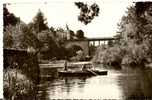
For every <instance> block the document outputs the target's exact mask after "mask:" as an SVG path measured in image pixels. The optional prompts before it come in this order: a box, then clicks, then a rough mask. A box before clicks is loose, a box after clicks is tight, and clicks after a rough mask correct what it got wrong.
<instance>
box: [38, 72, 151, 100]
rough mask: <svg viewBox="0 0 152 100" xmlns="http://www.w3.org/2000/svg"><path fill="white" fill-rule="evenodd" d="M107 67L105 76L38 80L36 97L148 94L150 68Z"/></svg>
mask: <svg viewBox="0 0 152 100" xmlns="http://www.w3.org/2000/svg"><path fill="white" fill-rule="evenodd" d="M104 70H108V75H103V76H93V77H64V78H63V77H62V78H61V77H58V78H55V79H50V80H47V81H46V80H45V81H44V80H43V79H42V80H41V84H40V85H39V92H38V98H39V99H40V100H50V99H120V100H122V99H129V98H133V99H137V100H138V99H139V98H142V99H143V97H144V98H145V97H147V98H148V99H151V96H152V91H151V90H152V79H151V77H152V71H151V70H150V71H149V70H146V71H141V70H135V71H122V70H112V69H104Z"/></svg>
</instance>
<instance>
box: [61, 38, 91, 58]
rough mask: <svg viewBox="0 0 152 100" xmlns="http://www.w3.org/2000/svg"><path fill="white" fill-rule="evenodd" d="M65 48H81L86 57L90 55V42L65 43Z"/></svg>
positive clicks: (75, 41)
mask: <svg viewBox="0 0 152 100" xmlns="http://www.w3.org/2000/svg"><path fill="white" fill-rule="evenodd" d="M64 45H65V48H70V47H72V46H74V45H75V46H79V47H81V48H82V50H83V52H84V55H85V56H88V55H89V41H88V40H69V41H66V42H65V43H64Z"/></svg>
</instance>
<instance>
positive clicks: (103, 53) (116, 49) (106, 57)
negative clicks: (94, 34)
mask: <svg viewBox="0 0 152 100" xmlns="http://www.w3.org/2000/svg"><path fill="white" fill-rule="evenodd" d="M124 55H125V49H124V48H123V47H120V46H118V45H115V46H113V47H109V48H104V47H99V48H98V49H97V54H96V55H95V57H94V59H93V61H95V62H100V63H103V64H107V65H112V66H116V67H119V66H120V64H121V61H122V59H123V56H124Z"/></svg>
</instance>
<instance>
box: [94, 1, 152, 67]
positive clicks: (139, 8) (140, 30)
mask: <svg viewBox="0 0 152 100" xmlns="http://www.w3.org/2000/svg"><path fill="white" fill-rule="evenodd" d="M151 13H152V2H137V3H135V6H131V7H129V8H128V11H127V15H125V16H123V17H122V20H121V22H120V23H119V34H118V35H117V37H120V41H119V42H116V43H117V44H116V45H114V46H113V47H111V48H108V49H106V50H105V53H104V54H103V53H102V55H101V57H98V58H99V59H101V58H102V61H103V62H115V63H117V64H118V63H119V64H120V63H122V64H127V65H142V67H143V66H144V65H145V64H146V63H148V62H150V61H152V59H151V58H152V51H151V48H152V34H151V32H152V14H151ZM120 51H121V52H122V53H121V52H120ZM101 52H103V51H101ZM99 54H101V53H99ZM120 55H121V56H120ZM97 56H98V55H97ZM96 58H97V57H96Z"/></svg>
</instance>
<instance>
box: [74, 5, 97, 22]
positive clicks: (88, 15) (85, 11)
mask: <svg viewBox="0 0 152 100" xmlns="http://www.w3.org/2000/svg"><path fill="white" fill-rule="evenodd" d="M75 5H76V6H77V7H78V8H79V9H80V15H79V16H78V20H79V21H81V22H83V23H84V24H85V25H87V24H88V23H90V22H91V21H92V20H93V19H94V17H95V16H98V15H99V6H98V5H97V4H96V3H94V4H92V5H91V6H88V5H87V4H84V3H83V2H75Z"/></svg>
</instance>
